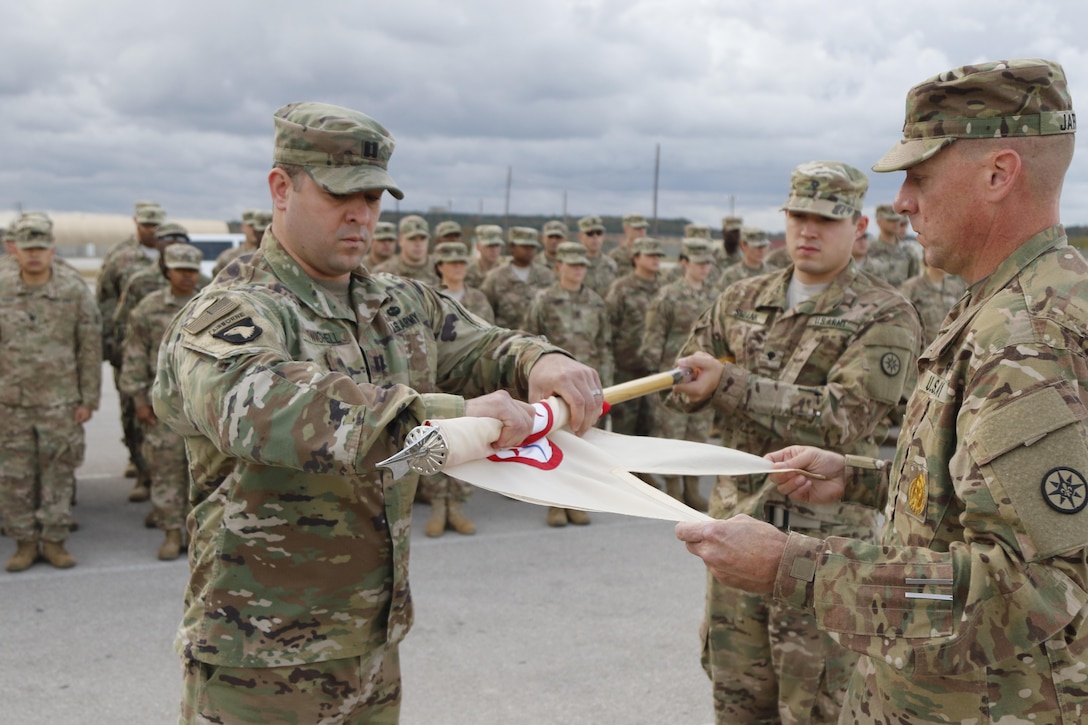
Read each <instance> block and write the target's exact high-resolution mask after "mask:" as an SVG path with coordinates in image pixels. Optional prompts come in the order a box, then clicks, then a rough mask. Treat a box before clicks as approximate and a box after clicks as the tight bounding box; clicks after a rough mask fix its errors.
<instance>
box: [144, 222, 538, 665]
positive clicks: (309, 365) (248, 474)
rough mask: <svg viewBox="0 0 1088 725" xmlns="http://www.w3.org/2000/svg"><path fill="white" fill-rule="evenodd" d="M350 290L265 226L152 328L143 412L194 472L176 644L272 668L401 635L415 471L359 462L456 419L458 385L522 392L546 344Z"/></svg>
mask: <svg viewBox="0 0 1088 725" xmlns="http://www.w3.org/2000/svg"><path fill="white" fill-rule="evenodd" d="M349 295H350V301H351V305H350V307H349V306H346V305H345V304H344V303H343V302H342V301H340V300H338V299H336V298H335V297H334V296H332V295H330V294H329V293H328V292H327V291H326V290H325V288H324V287H322V286H320V285H317V284H314V283H313V281H312V280H311V279H310V278H309V277H307V276H306V275H305V274H304V273H303V271H302V270H301V268H300V267H299V266H298V265H297V263H296V262H295V261H294V260H293V259H292V258H291V257H290V256H289V255H288V254H287V253H286V251H285V250H284V249H283V248H282V247H281V246H280V244H279V242H278V241H277V240H276V238H275V236H274V235H272V234H271V233H270V232H269V233H266V235H265V238H264V243H263V244H262V248H261V249H260V250H258V251H257V252H256V253H255V254H254V255H253V257H252V258H250V259H249V260H248V261H242V260H240V261H239V262H238V263H236V264H231V265H230V266H228V267H227V268H226V269H225V270H224V271H223V272H222V273H221V274H220V276H219V278H218V279H217V280H216V282H215V283H214V284H212V285H211V286H209V287H207V288H205V289H204V291H203V292H202V293H201V294H200V295H198V296H197V297H196V298H195V299H194V300H193V301H192V302H191V303H189V304H188V305H187V306H186V307H185V308H184V309H183V310H182V311H181V313H180V314H179V315H178V317H177V318H175V320H174V322H173V323H172V324H171V326H170V328H169V329H168V330H167V332H166V337H165V339H164V340H163V346H162V351H161V353H160V366H159V375H158V377H157V378H156V382H155V387H154V389H153V401H154V406H155V413H156V415H158V416H159V417H160V418H161V419H163V420H164V421H167V423H168V424H169V425H170V426H171V427H173V428H174V429H175V430H176V431H177V432H179V433H180V434H181V435H183V436H184V437H185V439H186V445H187V448H188V453H189V461H190V473H191V476H192V489H191V493H190V499H191V503H192V505H193V510H192V513H191V514H190V518H189V523H188V528H189V531H190V533H191V534H192V545H191V549H190V553H189V559H190V563H191V570H192V571H191V577H190V581H189V586H188V589H187V591H186V594H185V614H184V618H183V621H182V624H181V628H180V631H179V635H178V641H177V644H178V649H179V651H180V652H181V653H182V654H183V655H184V656H188V657H191V658H194V659H196V660H199V661H202V662H207V663H211V664H222V665H228V666H232V667H280V666H290V665H297V664H303V663H307V662H316V661H324V660H330V659H337V658H346V657H356V656H365V655H370V654H373V653H375V652H377V651H378V650H379V649H380V648H381V647H383V646H387V645H390V644H395V643H396V642H398V641H400V640H401V638H402V637H403V636H404V634H405V633H406V632H407V630H408V628H409V626H410V625H411V621H412V606H411V597H410V595H409V590H408V543H409V529H410V523H411V506H412V499H413V496H414V494H415V485H416V484H415V479H414V478H406V479H401V480H393V479H391V478H390V476H389V474H388V473H387V472H383V471H380V470H378V469H376V468H375V464H376V463H377V462H378V461H380V460H382V459H384V458H386V457H388V456H390V455H392V454H393V453H395V452H396V451H398V450H399V449H400V448H401V447H402V446H403V443H404V437H405V435H406V434H407V433H408V431H409V430H411V429H412V428H413V427H415V426H416V425H418V424H419V423H420V422H422V421H423V420H424V419H427V418H430V417H453V416H458V415H463V413H464V398H463V397H461V396H462V395H465V396H475V395H478V394H482V393H485V392H489V391H492V390H496V389H500V388H507V389H510V390H514V391H516V392H517V393H518V394H520V395H521V396H523V397H524V396H525V395H527V393H528V390H527V388H528V373H529V370H530V368H531V367H532V365H533V363H535V361H536V360H537V359H538V358H539V357H540V355H542V354H544V353H546V352H551V351H556V350H557V348H555V347H552V346H550V345H547V344H545V343H543V342H542V341H541V340H539V339H536V338H529V337H526V336H523V335H520V334H517V333H514V332H510V331H508V330H501V329H498V328H493V327H490V326H486V325H484V324H483V323H482V322H480V321H479V319H478V318H476V317H475V316H472V315H468V314H466V313H465V312H464V310H463V308H462V307H460V306H459V305H457V304H455V303H453V302H452V301H451V300H450V299H449V298H447V297H444V296H443V295H441V294H440V293H438V292H437V291H436V290H434V289H432V288H430V287H427V286H426V285H422V284H419V283H418V282H414V281H410V280H404V279H401V278H398V277H393V276H390V275H385V274H377V275H374V276H371V275H370V274H369V273H367V272H366V270H365V268H362V267H360V268H359V269H358V270H357V271H356V272H353V273H352V275H351V284H350V292H349ZM454 391H456V392H457V393H458V394H456V395H454V394H452V393H453V392H454Z"/></svg>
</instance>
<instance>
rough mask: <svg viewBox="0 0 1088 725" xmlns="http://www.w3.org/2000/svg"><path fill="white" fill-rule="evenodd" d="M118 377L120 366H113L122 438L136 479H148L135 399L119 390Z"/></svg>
mask: <svg viewBox="0 0 1088 725" xmlns="http://www.w3.org/2000/svg"><path fill="white" fill-rule="evenodd" d="M120 379H121V368H120V367H114V368H113V384H114V385H115V386H116V387H117V397H118V402H119V403H120V408H121V435H122V440H123V441H124V443H125V448H127V449H128V458H129V460H130V461H132V465H134V466H136V479H137V480H138V481H150V480H151V479H150V474H149V473H148V470H147V461H146V460H145V459H144V454H143V446H142V443H143V439H144V432H143V427H142V426H141V424H140V421H138V420H137V419H136V401H135V400H133V399H132V396H131V395H125V394H124V393H122V392H121V386H120V385H119V384H118V383H119V381H120Z"/></svg>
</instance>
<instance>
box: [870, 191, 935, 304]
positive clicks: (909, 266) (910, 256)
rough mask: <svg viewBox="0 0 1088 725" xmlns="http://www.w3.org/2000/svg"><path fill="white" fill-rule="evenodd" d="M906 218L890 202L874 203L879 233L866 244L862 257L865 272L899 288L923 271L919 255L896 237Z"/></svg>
mask: <svg viewBox="0 0 1088 725" xmlns="http://www.w3.org/2000/svg"><path fill="white" fill-rule="evenodd" d="M905 220H906V217H904V216H903V215H902V214H898V213H896V211H895V209H893V208H892V205H891V204H880V205H879V206H877V208H876V226H877V228H878V229H879V230H880V236H879V237H877V238H876V239H874V240H872V241H871V242H870V243H869V251H868V253H867V254H866V256H865V271H867V272H869V274H872V275H875V276H877V277H880V278H881V279H882V280H884V281H885V282H887V283H888V284H890V285H891V286H892V287H899V286H900V285H902V284H903V283H904V282H906V281H907V280H908V279H910V278H911V277H916V276H917V275H919V274H920V273H921V271H922V258H921V257H920V256H919V255H918V253H917V252H916V251H915V249H914V248H913V247H911V246H909V245H907V244H904V243H903V240H902V239H900V237H899V232H900V225H901V222H903V221H905Z"/></svg>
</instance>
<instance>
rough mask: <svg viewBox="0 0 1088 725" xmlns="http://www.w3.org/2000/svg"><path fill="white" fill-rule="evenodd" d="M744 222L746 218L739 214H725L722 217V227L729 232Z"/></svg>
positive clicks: (735, 229) (738, 227)
mask: <svg viewBox="0 0 1088 725" xmlns="http://www.w3.org/2000/svg"><path fill="white" fill-rule="evenodd" d="M743 224H744V220H743V219H741V218H740V217H739V216H723V217H722V229H723V230H725V231H727V232H733V231H737V230H738V229H740V228H741V226H742V225H743Z"/></svg>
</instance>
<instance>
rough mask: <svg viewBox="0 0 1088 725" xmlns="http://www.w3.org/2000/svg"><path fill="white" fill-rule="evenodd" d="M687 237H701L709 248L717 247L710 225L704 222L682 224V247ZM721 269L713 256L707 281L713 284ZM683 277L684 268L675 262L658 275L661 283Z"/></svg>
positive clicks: (664, 283)
mask: <svg viewBox="0 0 1088 725" xmlns="http://www.w3.org/2000/svg"><path fill="white" fill-rule="evenodd" d="M689 239H702V240H703V241H705V242H706V243H707V244H708V245H709V246H710V248H711V249H717V245H716V244H715V243H714V237H713V235H712V234H711V231H710V227H708V226H707V225H706V224H696V223H695V222H691V223H689V224H685V225H684V238H683V239H682V240H681V241H680V246H681V248H683V244H684V242H686V241H687V240H689ZM721 273H722V269H721V267H719V266H718V257H717V256H715V257H714V263H713V264H712V265H711V267H710V276H709V277H708V278H707V283H708V284H711V285H714V284H716V283H717V281H718V277H719V275H721ZM683 277H684V268H683V267H682V266H680V265H679V264H677V265H676V266H674V267H673V268H672V269H670V270H668V271H667V272H662V273H660V275H659V276H658V279H659V280H660V282H661V284H662V285H666V284H670V283H672V282H676V281H678V280H680V279H683Z"/></svg>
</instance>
